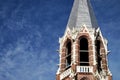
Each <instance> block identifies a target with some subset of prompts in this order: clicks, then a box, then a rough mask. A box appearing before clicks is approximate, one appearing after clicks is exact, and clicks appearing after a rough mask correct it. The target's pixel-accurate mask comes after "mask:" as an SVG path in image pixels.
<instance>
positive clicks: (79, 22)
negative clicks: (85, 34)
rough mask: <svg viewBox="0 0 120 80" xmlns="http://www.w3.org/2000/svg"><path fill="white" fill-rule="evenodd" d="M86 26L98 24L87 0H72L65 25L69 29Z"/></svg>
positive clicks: (93, 26)
mask: <svg viewBox="0 0 120 80" xmlns="http://www.w3.org/2000/svg"><path fill="white" fill-rule="evenodd" d="M83 25H86V26H87V27H92V28H97V27H98V24H97V21H96V17H95V15H94V12H93V10H92V7H91V4H90V1H89V0H74V4H73V7H72V11H71V14H70V17H69V20H68V24H67V27H69V28H70V29H72V28H73V27H74V28H80V27H81V26H83Z"/></svg>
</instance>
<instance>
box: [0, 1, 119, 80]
mask: <svg viewBox="0 0 120 80" xmlns="http://www.w3.org/2000/svg"><path fill="white" fill-rule="evenodd" d="M72 3H73V0H0V80H55V74H56V71H57V68H58V67H57V64H58V60H59V56H58V53H57V52H56V50H57V49H59V43H58V39H59V37H61V36H63V34H64V30H65V28H66V24H67V21H68V17H69V14H70V11H71V7H72ZM91 3H92V6H93V8H94V12H95V14H96V17H97V21H98V24H99V26H100V28H101V30H102V32H103V35H104V37H106V38H107V39H108V42H109V43H108V49H109V50H110V51H111V53H110V54H109V55H108V59H109V67H110V70H111V72H112V74H113V80H120V76H119V74H120V71H119V68H120V58H119V57H120V47H119V45H120V36H119V34H120V27H119V26H120V22H119V21H120V10H119V8H120V5H119V4H120V0H91Z"/></svg>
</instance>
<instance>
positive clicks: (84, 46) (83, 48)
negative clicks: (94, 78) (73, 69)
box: [80, 38, 89, 66]
mask: <svg viewBox="0 0 120 80" xmlns="http://www.w3.org/2000/svg"><path fill="white" fill-rule="evenodd" d="M80 66H89V54H88V40H87V39H86V38H81V39H80Z"/></svg>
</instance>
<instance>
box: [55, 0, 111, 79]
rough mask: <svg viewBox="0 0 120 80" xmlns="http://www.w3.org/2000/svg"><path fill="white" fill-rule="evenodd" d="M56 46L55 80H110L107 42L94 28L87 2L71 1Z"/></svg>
mask: <svg viewBox="0 0 120 80" xmlns="http://www.w3.org/2000/svg"><path fill="white" fill-rule="evenodd" d="M59 43H60V48H59V64H58V66H59V68H58V71H57V73H56V80H112V74H111V72H110V70H109V67H108V59H107V55H108V49H107V44H108V42H107V40H106V39H105V38H104V37H103V35H102V32H101V30H100V28H98V25H97V21H96V19H95V15H94V13H93V10H92V7H91V4H90V1H89V0H74V4H73V8H72V11H71V14H70V18H69V21H68V24H67V28H66V31H65V34H64V35H63V37H61V38H59Z"/></svg>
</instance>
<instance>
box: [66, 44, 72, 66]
mask: <svg viewBox="0 0 120 80" xmlns="http://www.w3.org/2000/svg"><path fill="white" fill-rule="evenodd" d="M70 65H71V42H68V43H67V45H66V67H69V66H70Z"/></svg>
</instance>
